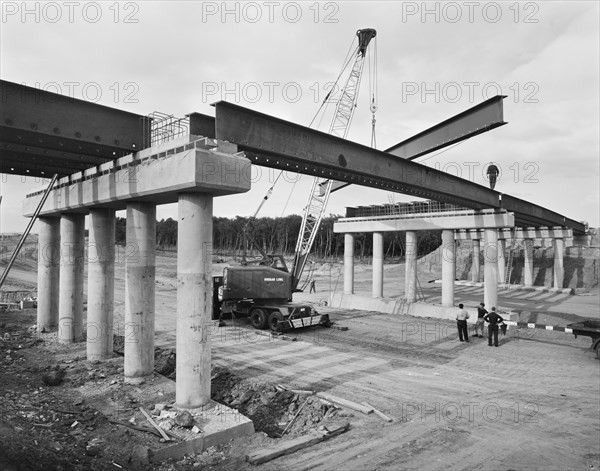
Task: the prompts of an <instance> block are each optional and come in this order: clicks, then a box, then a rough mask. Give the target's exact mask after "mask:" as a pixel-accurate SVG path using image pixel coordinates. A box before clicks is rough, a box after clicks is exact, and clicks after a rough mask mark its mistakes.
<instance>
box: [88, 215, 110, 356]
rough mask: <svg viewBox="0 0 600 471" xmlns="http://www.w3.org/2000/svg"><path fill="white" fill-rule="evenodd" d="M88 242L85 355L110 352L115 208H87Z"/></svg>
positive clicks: (107, 354) (108, 353) (107, 353)
mask: <svg viewBox="0 0 600 471" xmlns="http://www.w3.org/2000/svg"><path fill="white" fill-rule="evenodd" d="M89 231H90V233H89V243H88V305H87V359H88V360H89V361H94V360H106V359H107V358H110V357H112V353H113V314H114V304H115V302H114V301H115V289H114V288H115V212H114V210H112V209H91V210H90V225H89Z"/></svg>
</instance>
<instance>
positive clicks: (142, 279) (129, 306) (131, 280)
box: [124, 202, 156, 383]
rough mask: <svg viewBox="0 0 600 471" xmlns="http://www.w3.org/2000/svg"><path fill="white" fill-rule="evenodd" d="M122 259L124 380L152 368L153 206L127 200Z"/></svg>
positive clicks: (146, 373) (137, 378)
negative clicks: (125, 240)
mask: <svg viewBox="0 0 600 471" xmlns="http://www.w3.org/2000/svg"><path fill="white" fill-rule="evenodd" d="M126 233H127V235H126V239H127V247H128V249H131V250H132V252H131V253H128V255H127V258H126V259H125V267H126V273H125V365H124V370H125V371H124V373H125V382H128V383H138V382H140V381H141V380H143V379H145V378H147V377H149V376H151V375H152V374H153V371H154V283H155V273H156V206H155V205H154V204H152V203H141V202H131V203H128V204H127V229H126Z"/></svg>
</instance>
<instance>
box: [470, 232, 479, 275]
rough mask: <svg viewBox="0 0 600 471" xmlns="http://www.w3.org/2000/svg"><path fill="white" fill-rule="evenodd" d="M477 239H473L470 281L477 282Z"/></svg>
mask: <svg viewBox="0 0 600 471" xmlns="http://www.w3.org/2000/svg"><path fill="white" fill-rule="evenodd" d="M479 244H480V242H479V239H473V263H472V265H471V281H474V282H475V283H478V282H479V252H480V245H479Z"/></svg>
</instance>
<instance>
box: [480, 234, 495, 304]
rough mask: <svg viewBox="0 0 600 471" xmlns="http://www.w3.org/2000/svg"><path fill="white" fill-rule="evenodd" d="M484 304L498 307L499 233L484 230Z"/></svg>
mask: <svg viewBox="0 0 600 471" xmlns="http://www.w3.org/2000/svg"><path fill="white" fill-rule="evenodd" d="M484 234H485V235H484V237H485V239H484V240H485V245H484V248H483V302H484V303H485V305H486V308H487V307H488V306H489V308H490V309H491V308H492V307H494V306H497V305H498V231H497V230H496V229H485V230H484Z"/></svg>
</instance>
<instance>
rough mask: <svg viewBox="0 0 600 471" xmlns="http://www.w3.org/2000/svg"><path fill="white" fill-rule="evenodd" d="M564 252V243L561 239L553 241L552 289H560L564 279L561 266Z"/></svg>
mask: <svg viewBox="0 0 600 471" xmlns="http://www.w3.org/2000/svg"><path fill="white" fill-rule="evenodd" d="M564 251H565V241H564V240H563V239H554V287H555V288H562V287H563V281H564V277H565V271H564V266H563V257H564Z"/></svg>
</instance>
